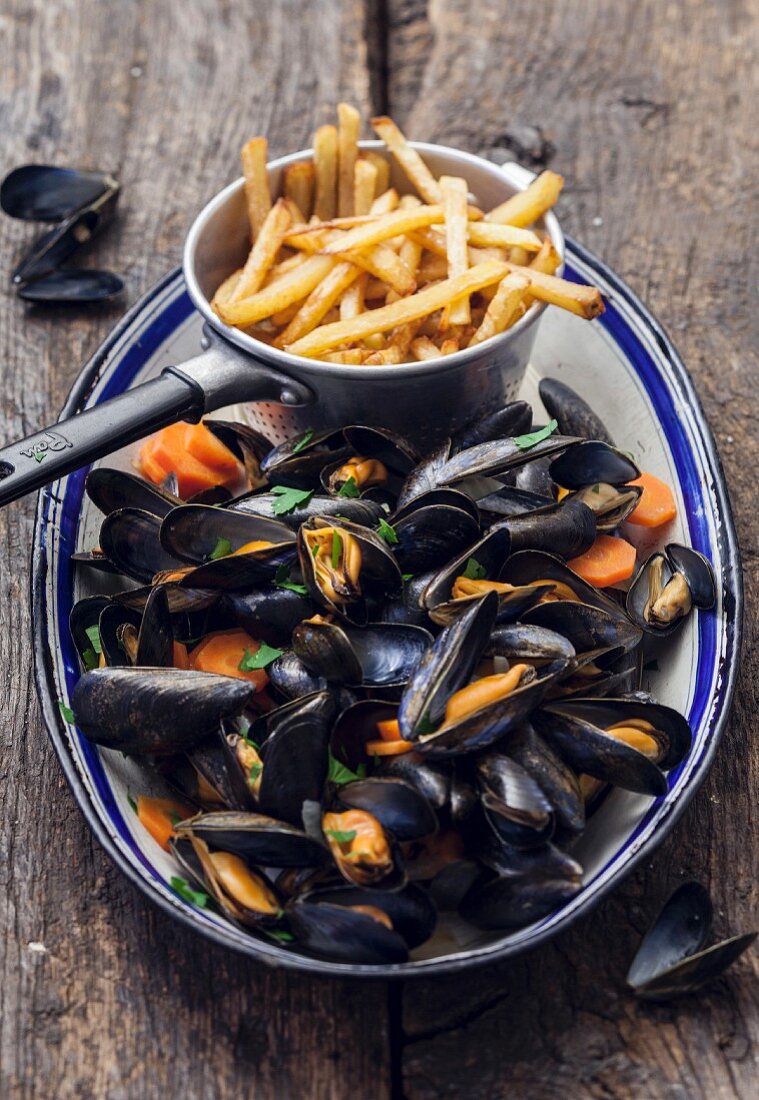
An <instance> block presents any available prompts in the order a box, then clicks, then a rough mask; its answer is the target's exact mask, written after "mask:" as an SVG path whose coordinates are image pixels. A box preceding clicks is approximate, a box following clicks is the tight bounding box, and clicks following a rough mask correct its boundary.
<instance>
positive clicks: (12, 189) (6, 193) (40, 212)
mask: <svg viewBox="0 0 759 1100" xmlns="http://www.w3.org/2000/svg"><path fill="white" fill-rule="evenodd" d="M117 188H118V184H117V183H116V181H115V180H114V179H111V177H110V176H106V175H103V174H102V173H101V172H85V171H79V170H77V169H74V168H57V167H55V166H54V165H52V164H25V165H23V166H22V167H21V168H14V170H13V171H12V172H9V173H8V175H7V176H6V177H5V179H4V180H3V182H2V186H0V206H1V207H2V209H3V210H4V211H5V213H6V214H8V215H9V216H10V217H11V218H23V219H25V220H26V221H37V222H58V221H62V220H63V219H64V218H67V217H69V215H71V214H72V213H73V212H74V211H75V210H79V209H80V208H81V207H82V206H86V205H87V204H88V203H91V202H94V201H95V199H97V198H99V197H100V196H101V195H102V194H103V193H104V192H105V191H109V190H113V189H117Z"/></svg>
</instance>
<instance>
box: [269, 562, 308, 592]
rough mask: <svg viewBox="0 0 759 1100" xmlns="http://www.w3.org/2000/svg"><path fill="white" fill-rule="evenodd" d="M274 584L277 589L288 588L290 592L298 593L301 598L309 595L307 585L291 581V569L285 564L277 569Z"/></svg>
mask: <svg viewBox="0 0 759 1100" xmlns="http://www.w3.org/2000/svg"><path fill="white" fill-rule="evenodd" d="M274 584H275V586H276V587H277V588H286V589H287V590H288V592H297V593H298V595H299V596H307V595H308V589H307V588H306V586H305V584H297V583H296V582H295V581H291V580H290V567H289V566H288V565H285V564H284V562H283V563H282V565H280V566H278V567H277V572H276V574H275V576H274Z"/></svg>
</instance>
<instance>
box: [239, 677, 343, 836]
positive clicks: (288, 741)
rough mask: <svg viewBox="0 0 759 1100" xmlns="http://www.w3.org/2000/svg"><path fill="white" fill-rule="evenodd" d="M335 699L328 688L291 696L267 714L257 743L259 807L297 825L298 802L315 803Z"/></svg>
mask: <svg viewBox="0 0 759 1100" xmlns="http://www.w3.org/2000/svg"><path fill="white" fill-rule="evenodd" d="M335 709H336V708H335V703H334V700H333V699H332V696H331V695H330V694H329V693H328V692H320V693H318V694H316V695H311V696H309V697H308V698H306V699H303V700H300V699H299V700H297V701H296V702H295V703H290V704H288V705H287V706H285V707H283V708H281V713H280V714H279V715H278V714H277V712H276V711H273V712H272V713H270V714H269V715H268V716H267V721H268V726H269V729H270V733H269V736H268V737H267V738H266V740H265V741H264V744H263V745H262V747H261V759H262V761H263V765H264V767H263V772H262V773H261V785H260V788H259V792H258V805H259V807H260V809H261V811H262V812H263V813H265V814H268V815H269V816H270V817H274V818H278V819H279V820H280V821H288V822H289V823H290V824H291V825H297V826H301V825H302V824H303V803H304V802H306V801H312V802H320V801H321V797H322V791H323V789H324V783H325V781H326V778H327V750H328V748H329V735H330V726H331V723H332V719H333V717H334V714H335Z"/></svg>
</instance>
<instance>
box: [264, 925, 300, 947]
mask: <svg viewBox="0 0 759 1100" xmlns="http://www.w3.org/2000/svg"><path fill="white" fill-rule="evenodd" d="M267 935H269V936H271V938H272V939H273V940H279V941H280V943H292V942H293V940H294V939H295V936H294V935H293V934H292V932H286V931H285V930H284V928H282V929H280V928H274V929H270V930H269V932H268V933H267Z"/></svg>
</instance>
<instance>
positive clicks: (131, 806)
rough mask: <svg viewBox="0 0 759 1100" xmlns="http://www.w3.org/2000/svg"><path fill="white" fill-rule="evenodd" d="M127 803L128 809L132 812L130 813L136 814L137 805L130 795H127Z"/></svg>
mask: <svg viewBox="0 0 759 1100" xmlns="http://www.w3.org/2000/svg"><path fill="white" fill-rule="evenodd" d="M127 802H128V803H129V808H130V810H131V811H132V813H135V814H136V813H137V803H136V802H135V800H134V799H133V798H132V796H131V794H128V795H127Z"/></svg>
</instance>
